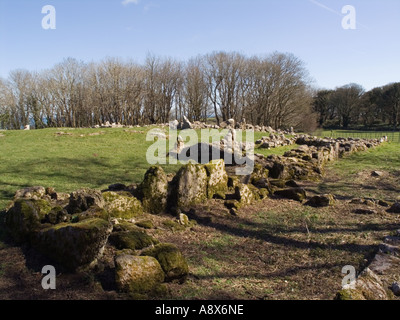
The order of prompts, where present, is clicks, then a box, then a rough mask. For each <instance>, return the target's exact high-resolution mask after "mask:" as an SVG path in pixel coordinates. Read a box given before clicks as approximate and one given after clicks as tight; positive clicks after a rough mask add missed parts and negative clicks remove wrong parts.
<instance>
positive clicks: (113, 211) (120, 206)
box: [103, 191, 143, 219]
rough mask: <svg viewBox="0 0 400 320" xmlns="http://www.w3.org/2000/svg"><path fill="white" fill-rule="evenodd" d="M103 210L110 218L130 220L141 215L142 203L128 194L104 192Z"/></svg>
mask: <svg viewBox="0 0 400 320" xmlns="http://www.w3.org/2000/svg"><path fill="white" fill-rule="evenodd" d="M103 198H104V201H105V204H104V209H105V210H106V211H107V212H108V215H109V217H110V218H123V219H131V218H135V217H138V216H140V215H142V214H143V206H142V203H141V202H140V201H139V200H138V199H136V198H135V197H133V196H132V195H131V194H129V193H123V194H119V193H116V192H112V191H109V192H104V193H103Z"/></svg>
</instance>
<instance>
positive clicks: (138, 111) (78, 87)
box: [0, 52, 316, 129]
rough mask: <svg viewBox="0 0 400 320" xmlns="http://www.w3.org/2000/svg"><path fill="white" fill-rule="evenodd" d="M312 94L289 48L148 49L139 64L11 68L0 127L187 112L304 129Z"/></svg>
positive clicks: (2, 92)
mask: <svg viewBox="0 0 400 320" xmlns="http://www.w3.org/2000/svg"><path fill="white" fill-rule="evenodd" d="M312 98H313V94H312V89H311V87H310V79H309V76H308V73H307V70H306V69H305V67H304V64H303V62H302V61H301V60H299V59H298V58H297V57H295V56H294V55H292V54H288V53H279V52H275V53H272V54H270V55H267V56H254V57H246V56H244V55H242V54H239V53H236V52H213V53H210V54H207V55H202V56H198V57H195V58H191V59H189V60H188V61H178V60H176V59H173V58H163V57H158V56H155V55H151V54H149V55H148V56H147V58H146V60H145V62H144V63H142V64H138V63H135V62H132V61H122V60H121V59H117V58H112V57H110V58H106V59H104V60H103V61H100V62H93V63H84V62H82V61H78V60H76V59H73V58H66V59H64V60H63V61H62V62H60V63H58V64H56V65H55V66H54V67H52V68H50V69H47V70H42V71H35V72H33V71H27V70H14V71H11V72H10V74H9V76H8V78H7V79H0V127H1V128H3V129H21V128H23V127H24V126H25V125H27V124H30V125H31V126H32V127H35V128H45V127H93V126H95V125H101V124H103V123H106V122H107V121H109V122H110V123H121V124H123V125H144V124H157V123H167V122H168V121H170V120H172V119H182V117H183V116H184V115H185V116H187V117H188V118H189V119H190V120H191V121H207V120H208V119H210V118H215V120H216V121H217V123H218V124H219V123H220V122H221V121H226V120H228V119H231V118H233V119H235V120H236V121H238V122H242V121H244V120H246V122H247V123H252V124H254V125H266V126H271V127H274V128H289V127H291V126H293V127H297V128H301V127H302V126H303V127H306V128H307V127H309V126H310V125H311V123H312V122H316V118H315V117H314V116H313V115H314V111H313V110H312Z"/></svg>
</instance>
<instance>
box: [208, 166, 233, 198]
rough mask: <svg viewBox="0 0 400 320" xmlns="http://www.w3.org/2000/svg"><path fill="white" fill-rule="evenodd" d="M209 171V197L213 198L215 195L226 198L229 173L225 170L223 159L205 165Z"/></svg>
mask: <svg viewBox="0 0 400 320" xmlns="http://www.w3.org/2000/svg"><path fill="white" fill-rule="evenodd" d="M204 167H205V169H206V171H207V177H208V179H207V197H208V198H209V199H212V198H213V197H214V196H218V197H220V198H224V197H225V194H226V192H227V191H228V174H227V173H226V171H225V162H224V160H223V159H220V160H213V161H211V162H210V163H208V164H206V165H204Z"/></svg>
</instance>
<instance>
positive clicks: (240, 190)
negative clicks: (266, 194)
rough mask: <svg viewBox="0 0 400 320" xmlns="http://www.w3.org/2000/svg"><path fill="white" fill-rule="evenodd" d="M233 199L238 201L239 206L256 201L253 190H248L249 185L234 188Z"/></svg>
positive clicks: (241, 184)
mask: <svg viewBox="0 0 400 320" xmlns="http://www.w3.org/2000/svg"><path fill="white" fill-rule="evenodd" d="M235 197H236V199H237V200H238V201H239V203H240V206H243V205H249V204H252V203H253V202H254V201H255V200H257V197H256V195H255V194H254V192H253V190H251V189H250V185H246V184H243V183H240V184H239V185H238V186H237V187H236V188H235Z"/></svg>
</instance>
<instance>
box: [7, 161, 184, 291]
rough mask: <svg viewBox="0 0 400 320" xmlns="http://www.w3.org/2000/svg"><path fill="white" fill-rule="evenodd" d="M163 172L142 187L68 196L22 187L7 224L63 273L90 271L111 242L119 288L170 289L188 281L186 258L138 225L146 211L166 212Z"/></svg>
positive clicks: (116, 187)
mask: <svg viewBox="0 0 400 320" xmlns="http://www.w3.org/2000/svg"><path fill="white" fill-rule="evenodd" d="M160 170H162V169H158V168H151V169H150V170H149V171H148V172H147V174H146V176H145V179H144V181H143V183H142V184H141V185H140V186H139V187H138V188H137V190H136V189H133V190H132V189H130V188H128V187H125V186H124V185H120V184H119V185H112V186H110V190H105V191H103V192H101V191H98V190H92V189H81V190H77V191H75V192H72V193H71V194H69V195H68V194H67V195H66V194H62V193H57V192H55V190H54V189H53V188H47V189H45V188H43V187H32V188H25V189H21V190H18V191H17V192H16V194H15V197H14V200H13V202H12V203H11V204H10V205H9V207H8V209H7V210H6V213H5V221H4V224H5V226H6V228H7V230H8V231H9V233H10V235H11V236H12V237H13V238H14V239H15V241H17V242H18V243H20V244H28V245H30V246H32V247H33V248H35V249H36V250H37V251H39V252H41V253H42V254H43V255H44V256H45V257H47V258H48V259H49V263H50V264H54V265H55V266H56V269H57V270H60V271H65V272H76V271H79V270H87V269H91V268H92V267H93V266H95V265H96V264H97V263H98V260H99V259H100V258H101V257H102V256H103V253H104V250H105V248H106V247H110V246H111V247H113V248H114V249H113V250H111V251H112V252H114V251H115V256H114V262H113V263H114V265H113V268H114V270H115V271H114V273H115V283H116V288H117V290H118V291H120V292H128V293H129V294H130V295H133V296H134V297H139V298H140V297H148V296H153V295H156V294H160V293H161V294H162V293H165V287H164V286H163V283H164V282H168V281H175V280H176V281H179V282H181V283H183V282H184V280H185V279H186V277H187V275H188V272H189V271H188V264H187V262H186V259H185V258H184V257H183V255H182V253H181V252H180V250H179V249H178V248H177V247H176V246H175V245H173V244H168V243H160V242H159V241H158V240H157V239H155V238H153V237H152V236H150V235H149V234H147V232H146V231H145V230H146V229H149V228H150V229H151V228H153V226H152V224H151V223H145V222H146V221H141V223H137V224H135V223H134V221H135V219H140V218H141V217H142V216H143V214H144V211H145V210H146V211H148V212H151V213H159V212H160V211H162V210H165V205H166V197H167V189H166V186H167V180H166V176H165V173H164V172H163V171H160ZM111 190H114V191H111ZM150 193H151V198H152V201H150V202H149V201H148V200H149V196H150ZM133 194H135V195H136V194H140V196H141V200H139V199H138V198H137V197H135V196H134V195H133ZM164 197H165V198H164ZM156 200H157V202H156ZM158 201H159V202H158ZM163 201H164V202H163ZM188 223H189V222H188Z"/></svg>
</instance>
